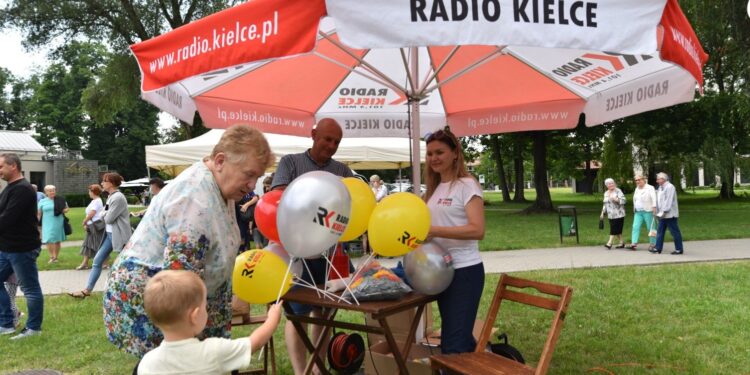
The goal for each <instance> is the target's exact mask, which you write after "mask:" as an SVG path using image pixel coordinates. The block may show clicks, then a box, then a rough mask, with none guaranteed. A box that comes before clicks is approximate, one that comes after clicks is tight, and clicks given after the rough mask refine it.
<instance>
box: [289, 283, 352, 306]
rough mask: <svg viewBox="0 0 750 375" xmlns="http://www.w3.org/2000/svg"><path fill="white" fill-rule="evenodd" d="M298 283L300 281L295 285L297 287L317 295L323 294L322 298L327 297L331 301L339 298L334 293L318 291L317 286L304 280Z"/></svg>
mask: <svg viewBox="0 0 750 375" xmlns="http://www.w3.org/2000/svg"><path fill="white" fill-rule="evenodd" d="M300 281H302V282H298V283H297V284H296V285H297V286H301V287H303V288H308V289H313V290H316V291H318V293H321V294H323V297H328V298H330V299H331V300H333V301H335V300H336V299H337V298H339V296H338V295H336V294H334V293H331V292H327V291H324V290H320V289H319V288H318V287H317V286H313V285H311V284H309V283H307V282H306V281H304V280H300ZM346 302H349V301H346ZM349 303H351V302H349Z"/></svg>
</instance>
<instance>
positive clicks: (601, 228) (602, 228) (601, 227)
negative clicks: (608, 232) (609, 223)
mask: <svg viewBox="0 0 750 375" xmlns="http://www.w3.org/2000/svg"><path fill="white" fill-rule="evenodd" d="M599 229H600V230H604V219H599Z"/></svg>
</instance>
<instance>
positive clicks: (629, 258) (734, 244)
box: [39, 239, 750, 294]
mask: <svg viewBox="0 0 750 375" xmlns="http://www.w3.org/2000/svg"><path fill="white" fill-rule="evenodd" d="M68 246H75V245H68ZM673 249H674V247H673V245H672V244H671V243H669V244H665V246H664V253H662V254H658V255H657V254H651V253H649V252H648V251H646V250H645V249H643V248H642V249H641V250H639V251H635V252H634V251H626V250H622V249H614V248H613V249H612V250H606V249H605V248H604V247H602V246H586V247H563V248H552V249H527V250H509V251H487V252H482V259H483V260H484V268H485V271H486V272H487V273H500V272H518V271H532V270H540V269H566V268H587V267H611V266H626V265H648V264H666V263H688V262H710V261H724V260H736V259H750V239H737V240H712V241H690V242H685V254H683V255H670V254H669V253H670V252H672V250H673ZM362 261H364V258H359V259H358V261H357V262H356V263H359V262H362ZM379 261H380V262H381V264H383V265H384V266H387V267H393V266H395V264H396V262H397V261H398V259H379ZM88 275H89V270H85V271H75V270H63V271H42V272H40V273H39V279H40V282H41V284H42V291H43V292H44V294H60V293H67V292H70V291H76V290H80V289H82V288H83V287H84V286H85V285H86V280H87V278H88ZM106 275H107V271H105V272H103V273H102V277H100V278H99V281H98V282H97V283H96V287H95V288H94V290H95V291H101V290H103V288H104V283H105V280H106Z"/></svg>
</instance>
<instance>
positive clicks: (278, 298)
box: [276, 257, 294, 303]
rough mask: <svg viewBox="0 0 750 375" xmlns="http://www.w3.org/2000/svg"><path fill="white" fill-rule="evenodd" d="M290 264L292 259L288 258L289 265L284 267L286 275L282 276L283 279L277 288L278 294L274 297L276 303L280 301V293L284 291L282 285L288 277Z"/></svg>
mask: <svg viewBox="0 0 750 375" xmlns="http://www.w3.org/2000/svg"><path fill="white" fill-rule="evenodd" d="M292 263H294V257H289V265H288V266H287V267H286V273H285V274H284V278H283V279H281V280H283V281H282V283H281V285H280V286H279V294H278V295H276V303H279V300H280V299H281V292H283V291H284V284H286V278H287V277H289V272H291V270H292Z"/></svg>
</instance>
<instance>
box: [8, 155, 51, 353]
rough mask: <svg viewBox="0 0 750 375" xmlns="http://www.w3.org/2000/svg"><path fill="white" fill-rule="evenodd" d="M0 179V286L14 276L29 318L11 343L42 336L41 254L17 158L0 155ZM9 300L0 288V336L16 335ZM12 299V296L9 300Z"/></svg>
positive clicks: (31, 200)
mask: <svg viewBox="0 0 750 375" xmlns="http://www.w3.org/2000/svg"><path fill="white" fill-rule="evenodd" d="M0 178H2V179H3V180H5V181H6V182H8V186H6V187H5V189H4V190H3V192H2V193H0V283H5V282H6V281H8V280H9V279H10V277H11V275H12V274H14V273H15V275H16V278H17V279H18V283H19V284H20V286H21V291H23V294H24V297H26V307H27V308H28V313H29V317H28V319H27V320H26V327H24V329H23V330H21V332H20V333H19V334H18V335H16V336H13V337H11V339H21V338H24V337H28V336H34V335H38V334H41V333H42V320H43V318H44V296H42V288H41V286H40V285H39V269H38V268H37V266H36V259H37V257H39V252H40V251H41V242H40V241H39V229H38V228H37V222H38V220H37V216H36V214H37V201H36V193H35V192H34V188H32V187H31V184H29V183H28V181H26V179H24V178H23V175H22V174H21V159H20V158H19V157H18V155H16V154H13V153H7V154H2V155H0ZM10 297H11V296H9V295H8V292H7V291H6V290H5V288H0V335H11V334H13V333H15V332H16V327H15V326H14V319H16V318H17V317H16V316H14V314H13V311H12V307H11V303H10ZM13 297H14V298H15V296H13Z"/></svg>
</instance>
